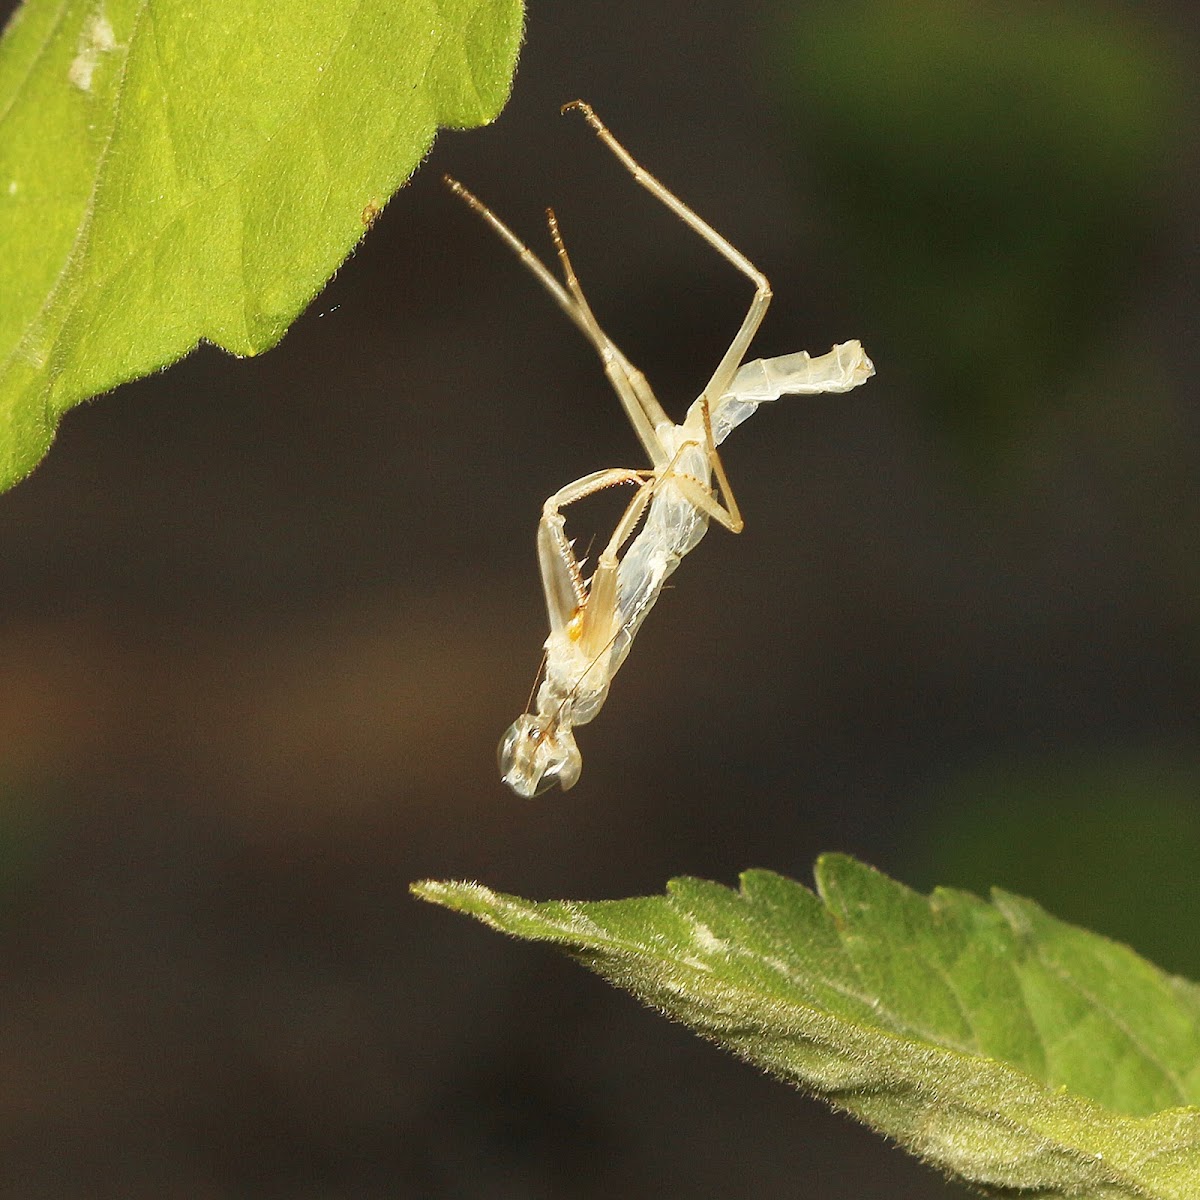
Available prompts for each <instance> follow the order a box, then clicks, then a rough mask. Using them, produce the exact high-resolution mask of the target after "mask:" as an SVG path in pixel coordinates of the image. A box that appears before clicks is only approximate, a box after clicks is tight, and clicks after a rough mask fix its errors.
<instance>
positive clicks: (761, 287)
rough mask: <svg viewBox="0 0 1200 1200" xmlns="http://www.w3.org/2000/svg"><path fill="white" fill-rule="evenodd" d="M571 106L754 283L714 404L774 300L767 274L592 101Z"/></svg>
mask: <svg viewBox="0 0 1200 1200" xmlns="http://www.w3.org/2000/svg"><path fill="white" fill-rule="evenodd" d="M572 109H574V110H576V111H578V112H580V113H582V114H583V118H584V120H585V121H587V123H588V124H589V125H590V126H591V127H592V129H593V130H595V132H596V134H597V136H598V137H599V138H600V140H601V141H602V142H603V143H604V144H605V145H606V146H607V147H608V148H609V150H611V151H612V152H613V154H614V155H616V157H617V158H618V159H619V160H620V162H621V163H622V164H623V165H624V167H625V169H626V170H627V171H628V172H629V173H630V174H631V175H632V176H633V178H634V180H635V181H636V182H637V183H639V184H641V186H642V187H644V188H645V189H646V190H647V191H648V192H649V193H650V194H651V195H652V196H653V197H654V198H655V199H656V200H658V201H659V202H660V203H662V204H664V205H666V207H667V208H669V209H670V210H671V212H673V213H674V214H675V215H676V216H677V217H678V218H679V219H680V220H681V221H683V222H684V224H685V225H687V226H689V227H690V228H691V229H693V230H695V232H696V233H698V234H699V235H700V236H701V237H702V238H703V239H704V240H705V241H706V242H707V243H708V244H709V245H710V246H711V247H712V248H713V249H714V250H716V252H717V253H718V254H720V255H721V256H722V257H723V258H724V259H726V260H727V261H728V262H730V263H732V264H733V265H734V266H735V267H736V268H737V269H738V270H739V271H741V273H742V274H743V275H745V276H746V277H747V278H748V279H749V280H750V281H751V282H752V283H753V284H754V299H753V300H751V302H750V308H749V310H748V311H747V313H746V316H745V318H744V319H743V321H742V324H741V327H740V328H739V329H738V331H737V333H736V334H735V335H734V338H733V341H732V342H731V343H730V344H729V349H728V350H726V351H725V353H724V355H723V356H722V358H721V361H720V362H719V363H718V364H717V369H716V370H715V371H714V372H713V374H712V377H711V378H710V379H709V381H708V383H707V384H706V385H705V388H704V395H705V396H707V397H709V399H710V400H711V401H712V402H713V403H715V402H716V401H717V400H719V399H720V398H721V397H722V396H723V395H724V394H725V392H726V391H727V390H728V388H729V385H730V384H731V383H732V382H733V377H734V375H735V374H737V369H738V367H739V366H741V363H742V359H743V358H745V357H746V351H747V350H749V348H750V343H751V342H752V341H753V340H754V335H755V334H756V333H757V332H758V327H759V326H760V325H761V324H762V320H763V317H765V316H766V315H767V307H768V306H769V305H770V303H771V285H770V283H769V282H768V280H767V277H766V276H765V275H764V274H763V273H762V272H761V271H760V270H759V269H758V268H757V267H756V266H755V265H754V264H753V263H752V262H751V261H750V260H749V259H748V258H747V257H746V256H745V255H744V254H743V253H742V252H741V251H740V250H738V249H737V247H736V246H734V245H733V244H732V243H731V242H729V241H727V240H726V239H725V238H724V237H722V236H721V235H720V234H719V233H718V232H717V231H716V230H715V229H714V228H713V227H712V226H711V225H710V224H709V223H708V222H707V221H706V220H704V218H703V217H701V216H700V214H699V213H697V212H695V211H694V210H693V209H691V208H690V207H688V205H686V204H685V203H684V202H683V201H682V200H680V199H679V197H678V196H676V195H675V193H674V192H672V191H671V190H670V189H669V188H667V187H666V186H665V185H664V184H662V183H660V182H659V180H658V179H656V178H655V177H654V176H653V175H651V174H650V172H649V171H647V170H646V168H645V167H643V166H642V165H641V163H639V162H638V161H637V160H636V159H635V158H634V157H633V155H632V154H630V153H629V151H628V150H626V149H625V147H624V146H622V145H621V143H620V142H618V141H617V139H616V138H615V137H613V135H612V133H611V132H610V130H609V128H608V126H607V125H605V124H604V122H603V121H601V120H600V118H599V117H598V116H596V114H595V112H594V111H593V110H592V106H591V105H590V104H586V103H584V101H582V100H572V101H571V103H570V104H565V105H563V112H569V111H571V110H572Z"/></svg>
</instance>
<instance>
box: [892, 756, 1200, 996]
mask: <svg viewBox="0 0 1200 1200" xmlns="http://www.w3.org/2000/svg"><path fill="white" fill-rule="evenodd" d="M911 835H912V850H911V852H910V855H909V856H908V866H907V869H906V868H904V867H898V868H897V869H898V871H899V872H900V873H902V874H903V875H904V877H905V879H906V880H907V881H908V882H909V883H910V884H912V885H913V886H914V887H918V888H923V887H932V886H934V885H945V886H950V887H963V888H967V889H970V890H973V891H983V892H986V891H987V889H988V888H989V887H991V886H998V887H1002V888H1005V889H1007V890H1009V891H1013V892H1017V893H1018V894H1020V895H1025V896H1036V897H1037V900H1038V903H1039V904H1042V905H1044V906H1045V907H1046V908H1047V909H1049V911H1051V912H1053V913H1055V914H1056V915H1057V916H1060V917H1062V918H1063V919H1064V920H1067V921H1072V922H1076V923H1078V924H1081V925H1084V926H1086V927H1088V928H1090V929H1094V930H1096V931H1097V932H1100V933H1105V934H1107V935H1108V936H1109V937H1113V938H1117V939H1118V940H1119V941H1123V942H1127V943H1129V944H1130V945H1132V946H1133V947H1134V949H1135V950H1137V951H1138V952H1139V953H1140V954H1143V955H1145V956H1146V957H1147V958H1149V959H1151V960H1152V961H1154V962H1156V963H1157V964H1158V965H1159V966H1161V967H1164V968H1165V969H1167V970H1170V971H1174V972H1177V973H1180V974H1183V975H1187V976H1188V977H1189V978H1191V979H1197V980H1200V938H1197V934H1196V931H1197V930H1198V929H1200V887H1197V864H1200V763H1198V762H1196V761H1194V760H1193V761H1188V760H1180V759H1177V758H1174V757H1172V756H1170V755H1167V754H1162V755H1159V754H1155V753H1152V752H1149V751H1143V752H1138V753H1133V752H1129V753H1123V754H1118V753H1115V752H1108V753H1095V752H1091V751H1086V750H1080V751H1078V752H1076V753H1073V754H1063V755H1060V756H1053V757H1047V758H1043V759H1041V760H1033V761H1028V760H1027V761H1025V762H1006V763H997V764H995V765H992V766H984V767H980V768H977V769H976V770H974V771H972V772H970V773H966V774H963V775H961V776H959V777H957V778H954V779H952V780H949V781H948V782H946V783H944V784H942V785H941V786H939V787H938V788H937V789H936V792H935V794H934V795H932V796H931V797H930V800H929V802H928V803H927V804H926V806H925V820H922V821H915V822H914V823H913V825H912V826H911Z"/></svg>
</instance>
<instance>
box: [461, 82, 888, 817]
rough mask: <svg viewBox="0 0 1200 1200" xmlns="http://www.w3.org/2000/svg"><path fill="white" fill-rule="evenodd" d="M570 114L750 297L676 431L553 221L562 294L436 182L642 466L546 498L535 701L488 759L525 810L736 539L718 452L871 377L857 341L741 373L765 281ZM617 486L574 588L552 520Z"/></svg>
mask: <svg viewBox="0 0 1200 1200" xmlns="http://www.w3.org/2000/svg"><path fill="white" fill-rule="evenodd" d="M567 109H578V110H579V111H580V112H581V113H582V114H583V116H584V118H585V119H586V120H587V121H588V123H589V124H590V125H591V126H592V128H593V129H594V130H595V131H596V133H597V134H598V135H599V136H600V138H601V140H602V141H603V142H604V143H605V144H606V145H607V146H608V148H609V149H610V150H611V151H612V152H613V153H614V154H615V155H616V156H617V158H619V159H620V160H621V162H622V163H624V165H625V166H626V167H627V168H628V170H629V171H630V173H631V174H632V175H633V177H634V179H635V180H636V181H637V182H638V183H640V184H641V185H642V186H643V187H645V188H646V189H647V190H648V191H649V192H650V193H651V194H652V195H654V196H655V197H656V198H657V199H659V200H660V201H661V202H662V203H663V204H665V205H666V206H667V207H668V208H669V209H670V210H671V211H672V212H674V213H675V214H676V215H677V216H678V217H679V218H680V219H681V220H683V221H684V222H685V223H686V224H687V225H689V226H690V227H691V228H692V229H694V230H695V231H696V232H697V233H698V234H699V235H700V236H701V237H702V238H704V240H705V241H706V242H708V243H709V244H710V245H711V246H713V248H714V249H716V250H717V251H718V252H719V253H720V254H722V255H723V256H724V257H725V258H726V259H728V260H729V261H730V262H731V263H732V264H733V265H734V266H735V267H737V268H738V270H740V271H741V272H742V273H743V274H744V275H746V276H748V277H749V278H750V279H751V280H752V281H753V282H754V285H755V294H754V299H753V301H752V302H751V304H750V309H749V311H748V312H747V314H746V317H745V319H744V320H743V322H742V325H741V328H740V329H739V330H738V332H737V334H736V335H735V336H734V339H733V341H732V343H731V344H730V346H729V349H728V350H727V351H726V352H725V354H724V356H723V357H722V359H721V361H720V363H719V364H718V365H717V369H716V370H715V371H714V372H713V375H712V378H711V379H710V380H709V382H708V384H707V385H706V386H705V388H704V390H703V392H701V394H700V396H699V397H698V398H697V399H696V400H695V401H694V402H693V404H692V405H691V407H690V408H689V409H688V411H687V415H686V416H685V417H684V420H683V423H682V424H679V425H677V424H675V423H674V422H673V421H671V419H670V418H669V417H668V416H667V414H666V413H665V412H664V411H663V409H662V407H661V405H660V404H659V403H658V401H657V399H656V398H655V396H654V393H653V392H652V391H651V389H650V385H649V383H647V381H646V378H645V376H644V375H642V373H641V372H640V371H639V370H638V369H637V368H636V367H634V366H633V365H632V364H631V363H630V362H629V360H628V359H627V358H626V357H625V356H624V355H623V354H622V353H621V351H620V350H618V349H617V347H616V346H615V345H614V344H613V343H612V341H611V340H610V339H609V338H608V336H607V335H606V334H605V333H604V331H603V330H602V329H601V328H600V326H599V324H598V323H597V321H596V318H595V316H594V315H593V313H592V310H591V308H590V307H589V305H588V303H587V301H586V300H585V299H584V296H583V292H582V290H581V288H580V286H579V282H578V280H577V279H576V278H575V272H574V270H573V269H572V267H571V262H570V259H569V258H568V256H567V252H566V249H565V247H564V245H563V242H562V238H561V237H560V235H559V232H558V224H557V222H556V220H555V218H554V214H553V213H552V212H548V213H547V216H548V220H549V223H550V232H551V235H552V237H553V238H554V242H555V246H556V247H557V250H558V256H559V260H560V262H561V264H562V268H563V275H564V282H565V287H564V285H563V284H560V283H559V281H558V280H557V279H556V278H555V277H554V275H553V274H551V272H550V271H549V270H548V268H547V267H546V266H545V265H544V264H543V263H542V262H541V261H540V260H539V259H538V258H537V257H536V256H535V255H534V254H533V252H532V251H531V250H529V248H528V247H527V246H525V245H524V244H523V243H522V242H521V241H520V240H519V239H518V238H517V237H516V235H515V234H513V233H512V231H511V230H509V229H508V227H507V226H506V225H504V224H503V223H502V222H501V221H500V219H499V218H498V217H496V215H495V214H494V213H492V211H491V210H490V209H488V208H487V207H486V206H485V205H484V204H482V203H481V202H480V201H479V200H477V199H476V198H475V197H474V196H473V195H471V193H470V192H468V191H467V190H466V189H465V188H464V187H462V185H461V184H458V183H456V182H454V181H453V180H447V182H448V183H449V184H450V186H451V188H452V189H453V190H454V191H455V192H457V193H458V194H459V195H460V196H462V198H463V199H464V200H465V201H466V202H467V203H468V204H469V205H471V207H472V208H474V209H475V210H476V211H477V212H478V213H479V214H480V215H481V216H482V217H483V218H484V219H485V220H486V221H487V222H488V223H489V224H490V225H491V226H492V228H493V229H494V230H495V231H496V232H497V233H498V234H499V235H500V237H501V238H503V240H504V241H506V242H507V243H508V244H509V246H510V247H511V248H512V249H513V250H514V251H515V252H516V253H517V254H518V255H519V256H520V258H521V260H522V262H524V263H525V265H526V266H527V267H528V268H529V269H530V270H531V271H532V272H533V274H534V275H536V276H537V278H538V279H539V280H540V281H541V283H542V284H543V286H544V287H545V288H546V289H547V291H549V292H550V294H551V296H553V297H554V299H555V300H556V301H557V303H558V304H559V306H560V307H561V308H562V309H563V311H564V312H566V314H567V315H568V316H569V317H570V318H571V320H572V321H574V322H575V324H576V325H577V326H578V327H579V328H580V329H581V330H582V331H583V333H584V335H585V336H586V337H587V338H588V340H589V341H590V342H591V343H592V345H593V346H594V347H595V348H596V350H597V351H598V352H599V354H600V357H601V360H602V361H603V363H604V369H605V373H606V374H607V376H608V378H609V381H610V382H611V383H612V385H613V388H614V390H615V391H616V393H617V395H618V397H619V398H620V400H621V404H622V406H623V408H624V409H625V413H626V416H628V418H629V420H630V423H631V424H632V425H633V428H634V431H635V432H636V434H637V435H638V439H639V440H640V441H641V443H642V446H643V447H644V448H645V450H646V453H647V455H648V456H649V458H650V462H651V467H650V469H648V470H629V469H625V468H610V469H608V470H602V471H596V472H594V473H593V474H591V475H585V476H584V477H583V478H582V479H577V480H576V481H575V482H574V483H571V484H568V485H567V486H566V487H564V488H562V489H560V490H559V491H557V492H555V493H554V495H552V496H551V497H550V498H549V499H548V500H547V501H546V503H545V504H544V506H543V508H542V517H541V521H540V522H539V525H538V538H537V546H538V562H539V565H540V567H541V573H542V586H543V590H544V591H545V595H546V608H547V611H548V613H549V617H550V636H549V637H548V638H547V639H546V644H545V651H546V657H545V667H544V671H545V673H544V676H543V678H542V683H541V686H540V687H539V688H538V690H537V696H536V702H535V708H536V711H535V712H526V713H524V714H522V715H521V716H520V717H518V718H517V720H516V721H515V722H514V723H513V724H512V726H511V727H510V728H509V730H508V731H507V733H506V734H505V735H504V738H503V739H502V741H501V743H500V754H499V757H500V770H501V775H502V777H503V779H504V782H505V783H507V784H508V785H509V786H510V787H511V788H512V789H513V790H514V791H515V792H517V793H518V794H519V795H522V796H534V795H537V794H538V793H539V792H542V791H545V790H546V789H547V788H549V787H551V786H552V785H553V784H555V783H557V784H559V786H561V787H562V788H563V789H564V790H566V789H567V788H569V787H572V786H573V785H574V784H575V782H576V780H577V779H578V778H579V773H580V770H581V768H582V757H581V755H580V753H579V748H578V746H577V745H576V742H575V736H574V733H573V729H574V727H575V726H576V725H583V724H585V723H586V722H588V721H590V720H591V719H592V718H593V717H594V716H595V715H596V714H597V713H598V712H599V711H600V709H601V707H602V706H603V704H604V701H605V699H606V698H607V696H608V689H609V685H610V684H611V682H612V678H613V676H614V675H615V674H616V672H617V671H618V669H619V668H620V666H621V664H622V663H623V662H624V661H625V656H626V655H627V654H628V653H629V647H630V645H631V644H632V642H633V638H634V635H635V634H636V633H637V631H638V629H639V628H640V627H641V623H642V621H643V620H644V619H645V617H646V614H647V613H648V612H649V611H650V609H651V608H652V607H653V606H654V603H655V601H656V600H657V599H658V597H659V595H660V594H661V592H662V589H663V584H664V583H665V582H666V580H667V578H668V577H669V576H670V575H671V573H672V572H673V571H674V570H675V568H676V567H677V566H678V565H679V563H680V561H681V559H682V558H683V556H684V555H685V554H687V553H688V552H689V551H690V550H692V549H693V548H694V547H695V546H696V544H697V543H698V542H699V541H700V539H701V538H702V537H703V536H704V534H705V533H706V532H707V531H708V524H709V521H710V520H716V521H718V522H719V523H720V524H722V525H724V526H725V527H726V528H727V529H729V530H731V531H732V532H734V533H740V532H741V530H742V527H743V522H742V516H741V512H740V511H739V509H738V506H737V502H736V500H735V499H734V497H733V493H732V492H731V490H730V488H729V481H728V479H727V478H726V476H725V469H724V467H723V466H722V464H721V459H720V457H719V455H718V454H717V446H718V445H719V444H720V443H721V442H722V441H724V439H725V437H726V436H727V435H728V434H729V433H730V431H731V430H733V429H735V428H736V427H737V426H738V425H740V424H741V423H742V422H743V421H744V420H745V419H746V418H747V417H749V416H750V415H751V413H753V412H754V411H755V409H756V408H757V407H758V405H759V404H761V403H764V402H765V401H769V400H774V399H777V398H778V397H779V396H781V395H800V394H804V395H812V394H816V393H821V392H846V391H849V390H850V389H851V388H853V387H857V386H858V385H859V384H860V383H862V382H864V381H865V380H866V379H868V378H870V376H871V375H872V374H874V367H873V366H872V365H871V361H870V359H869V358H867V356H866V354H865V353H864V352H863V349H862V346H861V345H859V343H858V342H856V341H851V342H844V343H842V344H840V345H837V346H835V347H834V348H833V349H832V350H831V351H830V352H829V353H828V354H823V355H820V356H819V357H817V358H811V357H810V356H809V355H808V354H807V353H804V352H803V351H802V352H800V353H798V354H789V355H786V356H784V357H782V358H771V359H757V360H755V361H754V362H750V363H745V364H743V363H742V359H743V358H744V357H745V354H746V351H747V349H748V348H749V346H750V342H751V340H752V339H753V337H754V335H755V333H756V332H757V331H758V327H759V325H760V324H761V323H762V319H763V317H764V315H765V314H766V311H767V305H768V304H769V303H770V300H771V288H770V285H769V284H768V282H767V279H766V276H764V275H763V274H762V273H761V272H760V271H759V270H758V269H757V268H756V267H755V266H754V265H753V264H752V263H751V262H750V261H749V260H748V259H747V258H746V257H745V256H744V255H742V254H741V253H740V252H739V251H738V250H736V249H734V247H733V246H732V245H730V243H729V242H727V241H726V240H725V239H724V238H723V237H722V236H721V235H720V234H719V233H717V232H716V230H714V229H713V228H711V226H709V225H708V224H707V223H706V222H705V221H704V220H702V219H701V218H700V217H699V216H698V215H697V214H696V213H694V212H693V211H692V210H691V209H690V208H688V207H687V205H685V204H684V203H683V201H681V200H679V199H678V198H677V197H676V196H675V195H673V194H672V193H671V192H669V191H668V190H667V189H666V188H665V187H664V186H663V185H662V184H661V183H659V182H658V180H657V179H655V178H654V176H652V175H651V174H649V172H647V171H646V170H645V169H644V168H642V167H641V166H639V165H638V163H637V162H635V161H634V159H633V158H632V157H631V156H630V154H629V153H628V151H626V150H625V148H624V147H623V146H622V145H621V144H620V143H619V142H618V141H617V140H616V139H615V138H614V137H613V136H612V134H611V133H610V132H609V131H608V129H607V128H606V127H605V126H604V125H603V124H602V123H601V121H600V119H599V118H598V117H597V116H596V115H595V113H593V112H592V110H591V108H590V107H589V106H588V105H586V104H584V103H583V102H582V101H575V102H574V103H573V104H569V105H567V106H566V109H564V111H566V110H567ZM714 476H715V479H716V484H717V487H714V486H713V479H714ZM622 484H631V485H633V486H635V487H636V489H637V491H636V492H635V494H634V497H633V499H632V500H631V501H630V504H629V506H628V507H627V508H626V510H625V512H624V514H623V516H622V517H621V519H620V520H619V521H618V522H617V526H616V528H615V529H614V531H613V534H612V537H611V538H610V539H609V541H608V544H607V545H606V546H605V548H604V550H603V551H602V552H601V554H600V557H599V559H598V561H597V564H596V569H595V572H594V573H593V574H592V576H591V578H590V579H585V578H584V575H583V571H582V567H581V564H580V562H579V560H578V559H577V558H576V556H575V553H574V550H573V549H572V545H571V542H570V541H569V540H568V538H567V536H566V532H565V518H564V517H563V513H562V510H563V509H564V508H566V507H567V506H568V505H570V504H573V503H575V502H576V501H578V500H582V499H583V498H584V497H586V496H589V495H592V494H594V493H595V492H598V491H602V490H603V489H605V488H610V487H617V486H620V485H622ZM718 488H719V492H720V499H718V494H717V489H718ZM643 519H644V520H643ZM639 523H641V528H640V529H638V525H639ZM635 530H636V534H635ZM631 539H632V540H631ZM626 543H628V546H626ZM622 550H624V553H623V554H622Z"/></svg>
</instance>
